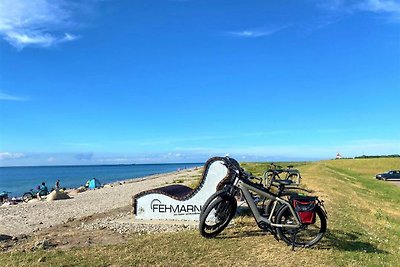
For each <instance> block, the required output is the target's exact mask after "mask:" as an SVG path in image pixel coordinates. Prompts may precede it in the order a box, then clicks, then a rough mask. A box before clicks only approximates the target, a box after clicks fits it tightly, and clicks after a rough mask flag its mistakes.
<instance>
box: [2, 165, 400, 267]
mask: <svg viewBox="0 0 400 267" xmlns="http://www.w3.org/2000/svg"><path fill="white" fill-rule="evenodd" d="M295 165H296V167H297V168H299V169H300V170H301V172H302V176H303V181H302V182H303V184H304V185H305V186H306V187H307V188H309V189H313V190H314V191H315V192H314V194H316V195H318V196H320V198H322V199H323V200H324V201H325V206H326V209H327V211H328V229H329V232H328V234H327V235H326V236H325V238H324V239H323V240H322V241H321V242H320V243H319V244H318V245H317V246H316V247H315V248H312V249H296V250H295V251H292V250H291V248H290V247H288V246H287V245H285V244H284V243H283V242H277V241H276V240H275V239H274V238H273V237H272V236H271V235H269V234H265V233H263V232H261V231H260V230H259V229H258V227H257V226H256V224H255V222H254V220H253V219H252V218H251V217H245V216H244V217H238V218H236V219H235V225H234V226H233V227H230V228H228V229H226V231H224V232H223V233H222V234H221V235H220V236H219V237H217V238H215V239H204V238H202V237H201V236H200V235H199V234H198V233H197V232H196V231H187V232H181V233H170V234H167V233H165V234H145V235H138V234H136V235H132V236H131V237H130V239H129V241H128V242H127V243H123V244H117V245H109V246H100V245H97V246H89V247H83V248H82V247H77V248H72V249H68V250H59V249H51V250H47V251H44V250H35V251H12V252H5V253H1V254H0V265H1V266H43V264H45V265H46V266H140V265H141V266H194V265H196V266H197V265H199V266H221V265H231V266H250V265H251V266H279V265H283V266H400V242H399V240H400V187H396V186H394V185H393V184H390V183H388V182H383V181H377V180H375V179H374V175H375V174H376V173H378V172H382V171H386V170H389V169H391V168H400V159H358V160H347V159H346V160H332V161H320V162H312V163H295ZM243 166H244V167H245V168H246V169H247V170H249V171H252V172H253V173H254V174H257V175H261V174H262V172H263V171H264V170H265V169H266V166H267V164H264V163H245V164H243ZM40 258H42V260H43V261H44V263H41V262H40V263H39V262H38V259H40Z"/></svg>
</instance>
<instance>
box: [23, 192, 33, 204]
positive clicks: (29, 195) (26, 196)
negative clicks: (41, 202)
mask: <svg viewBox="0 0 400 267" xmlns="http://www.w3.org/2000/svg"><path fill="white" fill-rule="evenodd" d="M31 199H33V194H32V193H29V192H27V193H25V194H23V196H22V200H23V201H24V202H29V200H31Z"/></svg>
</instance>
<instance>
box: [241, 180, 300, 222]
mask: <svg viewBox="0 0 400 267" xmlns="http://www.w3.org/2000/svg"><path fill="white" fill-rule="evenodd" d="M234 185H235V186H236V187H238V188H239V189H240V190H241V191H242V193H243V196H244V198H245V199H246V202H247V204H248V205H249V207H250V209H251V211H252V213H253V215H254V218H255V220H256V221H257V223H260V222H264V223H266V224H268V225H271V226H273V227H280V228H283V227H286V228H293V229H294V228H299V227H300V226H301V225H302V224H301V223H300V220H299V218H298V216H297V214H296V212H295V211H294V209H293V207H292V205H290V203H289V202H288V201H286V200H284V199H282V198H280V197H277V196H274V195H272V194H270V193H268V192H265V191H263V190H260V189H259V188H257V187H254V186H252V185H251V184H248V183H246V182H244V181H242V180H239V179H236V181H235V183H234ZM250 191H252V192H255V193H257V194H258V195H260V196H262V197H266V198H268V199H271V200H272V201H275V203H274V206H273V208H272V211H271V213H270V215H269V217H268V218H266V217H264V216H262V215H261V214H260V212H259V211H258V208H257V206H256V204H255V203H254V200H253V197H252V196H251V194H250ZM276 201H278V202H280V203H282V204H284V205H287V206H288V207H289V210H290V212H291V213H292V215H293V217H294V219H295V224H276V223H273V222H272V215H273V214H274V213H275V209H276V204H277V202H276Z"/></svg>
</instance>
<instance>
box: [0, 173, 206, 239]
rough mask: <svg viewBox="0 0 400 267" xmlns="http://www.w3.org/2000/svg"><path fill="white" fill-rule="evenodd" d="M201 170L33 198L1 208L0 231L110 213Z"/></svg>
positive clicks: (22, 231) (21, 231)
mask: <svg viewBox="0 0 400 267" xmlns="http://www.w3.org/2000/svg"><path fill="white" fill-rule="evenodd" d="M200 174H201V170H200V169H199V170H193V169H188V170H183V171H180V172H173V173H168V174H159V175H153V176H148V177H144V178H140V179H131V180H126V181H123V182H121V183H114V184H110V185H106V186H104V187H103V188H99V189H95V190H88V191H85V192H82V193H79V194H73V195H72V194H70V196H71V199H65V200H56V201H33V202H29V203H21V204H18V205H11V206H3V207H0V234H5V235H10V236H18V235H29V234H32V233H34V232H36V231H39V230H42V229H46V228H50V227H53V226H56V225H60V224H63V223H66V222H68V221H71V220H77V219H82V218H85V217H88V216H91V215H94V214H99V213H100V214H101V213H106V212H109V211H112V210H115V209H118V208H123V207H127V206H130V205H131V201H132V196H133V195H135V194H137V193H139V192H141V191H144V190H149V189H153V188H156V187H160V186H165V185H167V184H172V183H176V182H177V181H179V182H182V181H183V182H185V181H186V182H188V181H192V180H193V179H194V178H193V177H195V176H200Z"/></svg>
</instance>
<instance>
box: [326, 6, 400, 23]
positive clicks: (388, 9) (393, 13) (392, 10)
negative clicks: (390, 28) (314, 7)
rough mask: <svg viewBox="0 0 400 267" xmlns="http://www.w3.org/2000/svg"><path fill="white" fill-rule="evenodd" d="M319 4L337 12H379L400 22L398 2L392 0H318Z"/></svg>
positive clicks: (395, 21) (389, 18) (391, 19)
mask: <svg viewBox="0 0 400 267" xmlns="http://www.w3.org/2000/svg"><path fill="white" fill-rule="evenodd" d="M319 6H320V7H322V8H325V9H328V10H330V11H332V12H335V13H339V14H342V15H343V14H354V13H357V12H370V13H375V14H380V15H381V16H383V17H384V18H387V19H388V20H389V21H391V22H394V23H398V22H400V2H399V1H393V0H356V1H342V0H330V1H326V0H324V1H319Z"/></svg>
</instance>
